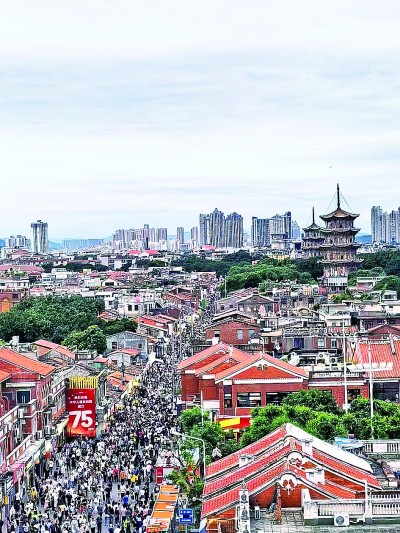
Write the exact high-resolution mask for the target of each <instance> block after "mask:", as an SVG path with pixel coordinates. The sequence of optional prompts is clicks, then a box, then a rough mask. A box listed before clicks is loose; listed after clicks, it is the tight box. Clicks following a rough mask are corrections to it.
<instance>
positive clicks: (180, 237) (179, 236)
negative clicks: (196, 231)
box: [176, 226, 185, 244]
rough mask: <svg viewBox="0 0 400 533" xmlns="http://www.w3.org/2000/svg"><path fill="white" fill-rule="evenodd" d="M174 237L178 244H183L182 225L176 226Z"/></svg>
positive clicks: (183, 229)
mask: <svg viewBox="0 0 400 533" xmlns="http://www.w3.org/2000/svg"><path fill="white" fill-rule="evenodd" d="M176 238H177V241H178V242H179V244H183V243H184V242H185V228H183V227H182V226H179V227H178V228H176Z"/></svg>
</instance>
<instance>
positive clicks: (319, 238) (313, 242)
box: [302, 208, 324, 258]
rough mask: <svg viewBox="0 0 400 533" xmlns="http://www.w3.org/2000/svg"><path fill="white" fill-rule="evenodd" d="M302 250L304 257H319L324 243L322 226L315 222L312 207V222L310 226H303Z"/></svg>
mask: <svg viewBox="0 0 400 533" xmlns="http://www.w3.org/2000/svg"><path fill="white" fill-rule="evenodd" d="M303 232H304V233H303V243H302V250H303V254H304V257H307V258H309V257H320V256H321V246H322V244H323V243H324V236H323V235H322V228H321V226H318V224H316V223H315V213H314V208H313V210H312V223H311V224H310V226H307V227H306V228H303Z"/></svg>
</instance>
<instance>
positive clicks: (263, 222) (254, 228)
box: [251, 217, 271, 248]
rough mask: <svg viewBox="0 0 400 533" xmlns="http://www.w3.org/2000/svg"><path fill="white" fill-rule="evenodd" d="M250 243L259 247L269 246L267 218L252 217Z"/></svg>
mask: <svg viewBox="0 0 400 533" xmlns="http://www.w3.org/2000/svg"><path fill="white" fill-rule="evenodd" d="M251 244H252V246H254V247H260V248H267V247H268V246H270V244H271V239H270V233H269V218H257V217H253V218H252V219H251Z"/></svg>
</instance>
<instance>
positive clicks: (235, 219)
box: [223, 213, 243, 248]
mask: <svg viewBox="0 0 400 533" xmlns="http://www.w3.org/2000/svg"><path fill="white" fill-rule="evenodd" d="M223 246H224V248H242V246H243V217H242V215H239V214H238V213H231V214H230V215H228V216H227V217H226V219H225V227H224V244H223Z"/></svg>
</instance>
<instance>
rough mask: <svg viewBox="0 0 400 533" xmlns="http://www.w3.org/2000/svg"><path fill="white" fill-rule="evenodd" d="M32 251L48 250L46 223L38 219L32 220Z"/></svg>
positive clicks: (46, 251) (38, 252) (40, 252)
mask: <svg viewBox="0 0 400 533" xmlns="http://www.w3.org/2000/svg"><path fill="white" fill-rule="evenodd" d="M31 228H32V234H33V238H32V251H33V253H34V254H47V253H48V251H49V235H48V224H47V222H42V221H41V220H38V221H36V222H32V224H31Z"/></svg>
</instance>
